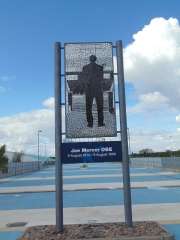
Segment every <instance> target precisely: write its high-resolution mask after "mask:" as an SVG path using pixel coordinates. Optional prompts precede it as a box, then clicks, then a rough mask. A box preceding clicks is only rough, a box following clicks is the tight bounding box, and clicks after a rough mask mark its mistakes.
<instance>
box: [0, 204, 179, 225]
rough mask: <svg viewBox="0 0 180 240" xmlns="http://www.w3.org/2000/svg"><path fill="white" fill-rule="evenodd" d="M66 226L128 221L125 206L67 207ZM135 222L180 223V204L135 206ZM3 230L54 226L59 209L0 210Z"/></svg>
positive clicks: (133, 206)
mask: <svg viewBox="0 0 180 240" xmlns="http://www.w3.org/2000/svg"><path fill="white" fill-rule="evenodd" d="M63 212H64V224H74V223H76V224H83V223H89V221H95V222H97V223H106V222H124V206H102V207H80V208H73V207H72V208H64V211H63ZM132 212H133V221H156V222H159V223H163V224H169V223H172V224H173V223H176V224H177V223H178V224H180V219H179V216H180V203H173V204H168V203H167V204H141V205H132ZM0 213H1V218H0V228H4V227H5V226H6V225H7V224H10V223H15V222H17V216H18V222H27V225H26V227H29V226H35V225H54V224H55V222H56V220H55V215H56V210H55V208H51V209H49V208H47V209H26V210H6V211H5V210H4V211H0Z"/></svg>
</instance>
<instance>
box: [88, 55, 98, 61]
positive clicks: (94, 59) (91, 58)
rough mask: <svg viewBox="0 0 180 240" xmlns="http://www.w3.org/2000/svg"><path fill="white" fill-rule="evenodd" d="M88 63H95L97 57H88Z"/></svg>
mask: <svg viewBox="0 0 180 240" xmlns="http://www.w3.org/2000/svg"><path fill="white" fill-rule="evenodd" d="M89 60H90V62H95V61H96V60H97V57H96V56H95V55H91V56H90V57H89Z"/></svg>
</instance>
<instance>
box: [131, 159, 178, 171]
mask: <svg viewBox="0 0 180 240" xmlns="http://www.w3.org/2000/svg"><path fill="white" fill-rule="evenodd" d="M131 165H134V166H141V167H150V168H157V169H159V168H160V169H162V170H169V171H173V172H180V157H154V158H153V157H142V158H131Z"/></svg>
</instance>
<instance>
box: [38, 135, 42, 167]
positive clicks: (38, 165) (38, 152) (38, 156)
mask: <svg viewBox="0 0 180 240" xmlns="http://www.w3.org/2000/svg"><path fill="white" fill-rule="evenodd" d="M40 132H42V131H41V130H39V131H38V170H39V169H40V167H39V133H40Z"/></svg>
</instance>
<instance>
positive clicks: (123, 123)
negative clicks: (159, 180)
mask: <svg viewBox="0 0 180 240" xmlns="http://www.w3.org/2000/svg"><path fill="white" fill-rule="evenodd" d="M116 55H117V72H118V90H119V111H120V128H121V129H120V130H121V142H122V166H123V185H124V210H125V224H126V227H132V206H131V190H130V171H129V154H128V138H127V119H126V100H125V86H124V69H123V52H122V41H120V40H118V41H116Z"/></svg>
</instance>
